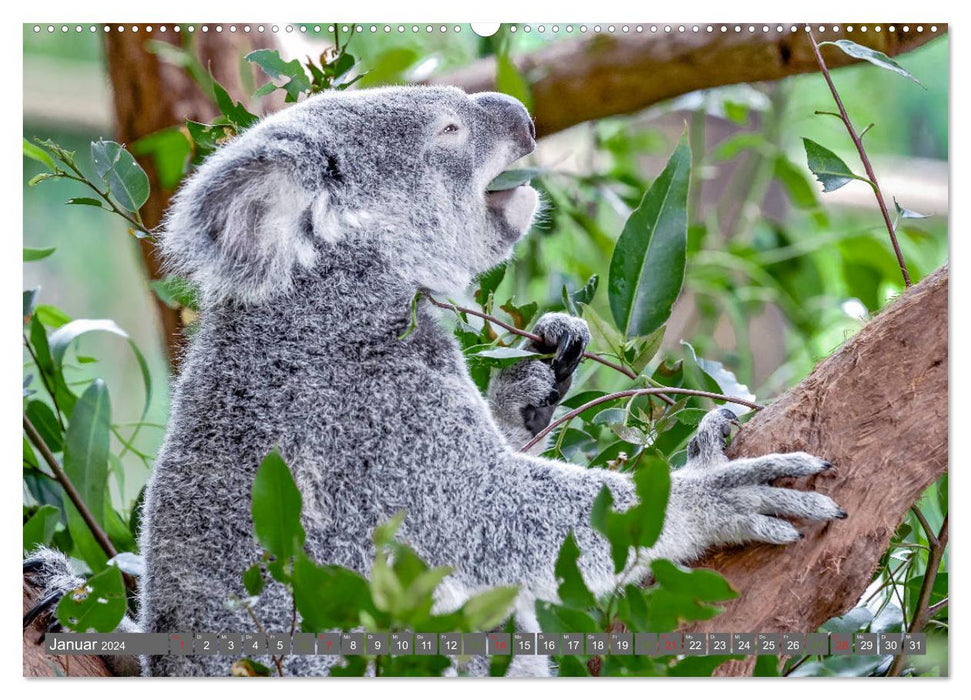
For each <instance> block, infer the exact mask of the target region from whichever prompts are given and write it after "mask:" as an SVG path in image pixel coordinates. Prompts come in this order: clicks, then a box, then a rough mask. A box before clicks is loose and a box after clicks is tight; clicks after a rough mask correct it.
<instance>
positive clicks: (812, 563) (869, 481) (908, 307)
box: [24, 267, 948, 675]
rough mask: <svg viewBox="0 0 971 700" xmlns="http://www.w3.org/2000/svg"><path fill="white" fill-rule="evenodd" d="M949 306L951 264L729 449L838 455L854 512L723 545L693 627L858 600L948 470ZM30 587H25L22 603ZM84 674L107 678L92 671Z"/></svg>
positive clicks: (822, 486)
mask: <svg viewBox="0 0 971 700" xmlns="http://www.w3.org/2000/svg"><path fill="white" fill-rule="evenodd" d="M947 302H948V269H947V267H944V268H942V269H941V270H939V271H937V272H936V273H934V274H933V275H931V276H929V277H927V278H926V279H925V280H923V281H922V282H921V283H920V284H918V285H916V286H915V287H913V288H912V289H910V290H909V291H907V292H905V293H904V294H903V295H902V296H901V297H900V298H899V299H898V300H897V301H896V302H894V303H893V304H891V305H890V307H889V308H887V309H886V310H884V311H883V312H882V313H881V314H880V315H879V316H877V317H876V318H875V319H874V320H872V321H871V322H870V323H869V324H867V325H866V327H865V328H863V330H861V331H860V333H859V334H857V335H856V337H854V338H853V339H851V340H850V341H849V342H848V343H846V344H845V345H844V346H843V347H842V348H840V349H839V350H838V351H836V352H835V353H834V354H833V355H832V356H831V357H829V358H828V359H826V360H824V361H823V362H822V363H821V364H820V365H819V366H818V367H817V368H816V369H815V371H814V372H813V373H812V374H811V375H810V376H809V377H808V378H807V379H806V380H804V381H803V382H802V383H800V384H799V385H798V386H796V387H795V388H793V389H791V390H789V391H788V392H786V393H785V394H783V395H782V396H781V397H780V398H779V399H778V400H777V401H775V402H774V403H773V404H772V405H771V406H769V407H768V408H766V409H765V410H764V411H762V412H761V413H759V414H758V415H757V416H756V417H754V418H753V419H752V420H751V421H750V422H749V423H748V424H747V425H746V426H745V427H744V429H743V430H742V431H741V432H740V433H739V435H738V437H737V438H736V440H735V441H734V442H733V444H732V454H733V456H746V455H757V454H765V453H767V452H776V451H791V450H806V451H808V452H812V453H814V454H818V455H821V456H825V457H826V458H828V459H830V460H832V462H833V463H834V464H835V465H836V469H834V470H833V472H830V473H828V474H827V475H826V476H819V477H816V478H815V479H814V483H812V484H810V485H811V486H812V487H814V488H815V489H816V490H818V491H820V492H823V493H827V494H829V495H831V496H832V497H833V498H835V499H836V501H837V502H838V503H839V504H840V505H841V506H843V508H845V509H846V510H847V511H848V512H849V514H850V515H849V518H847V519H846V520H837V521H833V522H832V523H828V524H825V525H820V524H814V525H805V527H803V532H805V533H807V535H806V539H805V540H803V541H802V542H799V543H797V544H795V545H790V546H788V547H772V546H768V545H762V546H753V547H744V548H738V549H733V550H725V551H721V552H718V553H715V554H713V555H711V556H709V557H708V558H706V559H705V560H703V561H701V562H699V563H698V565H699V566H708V567H711V568H713V569H716V570H718V571H720V572H721V573H722V574H723V575H724V576H725V577H726V578H727V579H728V580H729V581H730V582H731V583H732V585H733V586H734V587H735V589H736V590H738V591H739V592H740V594H741V595H740V597H739V598H738V599H736V600H734V601H732V602H731V603H730V604H729V605H728V606H726V610H725V612H724V613H723V614H721V615H719V616H718V617H716V618H714V619H713V620H710V621H707V622H704V623H700V624H696V625H694V626H692V627H691V628H690V629H691V630H693V631H703V632H709V631H731V632H746V631H748V632H773V631H779V632H786V631H799V632H806V631H812V630H816V629H817V628H818V627H819V626H820V625H821V624H822V623H823V622H825V621H826V620H827V619H829V618H830V617H833V616H835V615H840V614H843V613H845V612H846V611H847V610H848V609H850V608H851V607H852V606H853V605H854V604H855V603H856V602H857V601H858V600H859V598H860V596H861V595H862V594H863V591H864V590H865V589H866V587H867V585H868V584H869V582H870V580H871V578H872V575H873V573H874V571H875V569H876V566H877V563H878V560H879V558H880V556H881V554H882V553H883V552H884V551H885V550H886V548H887V546H888V544H889V541H890V536H891V535H892V534H893V532H894V531H895V530H896V528H897V526H898V525H899V524H900V522H901V521H902V520H903V517H904V514H905V513H906V512H907V509H908V508H910V506H911V505H912V504H913V503H914V501H916V500H917V497H918V496H919V495H920V493H921V492H922V491H923V490H924V489H925V488H926V487H927V486H928V485H929V484H931V483H933V482H934V480H935V479H937V478H938V477H939V476H940V475H941V474H943V473H944V471H945V470H946V469H947V441H948V433H947V353H948V346H947ZM834 472H835V473H834ZM27 594H28V591H27V587H26V584H25V590H24V596H25V597H24V600H25V603H24V606H25V610H26V609H27ZM36 639H37V632H36V631H35V632H33V633H31V634H30V636H28V632H27V631H25V633H24V672H25V675H27V670H28V656H30V657H31V661H30V668H31V669H39V670H41V671H43V670H46V669H48V668H49V666H50V665H49V663H48V662H47V661H46V660H45V659H44V656H45V655H44V652H43V649H42V648H41V647H40V646H39V645H38V644H37V642H36ZM73 663H74V661H72V664H73ZM753 663H754V657H753V658H752V659H750V660H748V661H737V662H730V663H728V664H725V665H723V666H722V667H721V668H720V669H719V670H718V673H719V674H720V675H744V674H748V673H750V672H751V668H752V665H753ZM84 668H85V669H88V668H89V667H87V666H85V667H84ZM81 672H82V670H81V668H80V667H77V666H75V667H72V675H77V674H79V673H81ZM87 672H88V673H89V674H90V675H102V673H101V669H100V668H99V667H97V666H92V667H90V671H87ZM31 675H33V674H31Z"/></svg>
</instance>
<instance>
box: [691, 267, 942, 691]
mask: <svg viewBox="0 0 971 700" xmlns="http://www.w3.org/2000/svg"><path fill="white" fill-rule="evenodd" d="M947 302H948V268H947V267H946V266H945V267H943V268H941V269H940V270H938V271H937V272H935V273H934V274H932V275H930V276H928V277H927V278H926V279H924V280H923V281H922V282H920V283H919V284H917V285H915V286H913V287H911V288H910V289H909V290H907V291H906V292H905V293H904V294H903V295H901V297H900V298H898V299H897V300H896V301H895V302H894V303H893V304H891V305H890V306H889V307H888V308H887V309H885V310H884V311H883V312H881V313H880V314H879V315H878V316H877V317H876V318H874V319H873V320H872V321H871V322H870V323H869V324H867V325H866V326H865V327H864V328H863V329H862V330H861V331H860V332H859V333H858V334H857V335H856V336H855V337H854V338H853V339H851V340H850V341H848V342H847V343H846V344H845V345H844V346H843V347H841V348H840V349H839V350H837V351H836V352H835V353H833V355H832V356H830V357H829V358H828V359H826V360H824V361H823V362H822V363H821V364H820V365H819V366H818V367H817V368H816V369H815V371H814V372H813V373H812V374H811V375H810V376H809V377H808V378H807V379H805V380H804V381H803V382H802V383H800V384H799V385H798V386H796V387H795V388H793V389H791V390H790V391H788V392H786V393H785V394H783V395H782V397H780V398H779V399H778V400H777V401H776V402H774V403H773V404H772V405H770V406H769V407H767V408H766V409H765V410H764V411H761V412H760V413H759V414H758V415H757V416H755V417H754V418H753V419H752V420H751V421H750V422H749V423H747V424H746V425H745V427H744V428H743V429H742V430H741V431H740V433H739V435H738V436H737V437H736V439H735V440H734V441H733V442H732V445H731V448H730V453H731V456H733V457H745V456H754V455H759V454H766V453H769V452H780V451H781V452H789V451H793V450H805V451H807V452H810V453H813V454H817V455H820V456H822V457H825V458H826V459H828V460H830V461H832V462H833V464H835V465H836V469H833V470H830V471H829V472H827V473H826V474H825V475H820V476H817V477H814V478H812V479H810V480H799V481H798V482H792V481H787V485H791V484H792V483H798V484H800V485H803V486H804V485H806V484H807V483H809V484H811V485H812V486H814V487H815V489H816V490H817V491H820V492H821V493H826V494H828V495H830V496H831V497H832V498H833V499H835V500H836V502H837V503H839V504H840V506H842V507H843V508H844V509H845V510H846V511H847V512H848V513H849V518H848V519H846V520H840V521H834V522H827V523H807V524H805V526H804V527H802V530H803V531H804V532H805V533H806V538H805V539H804V540H802V541H800V542H798V543H796V544H793V545H789V546H787V547H773V546H769V545H758V546H752V547H745V548H736V549H733V550H725V551H721V552H717V553H715V554H712V555H710V556H708V557H706V558H705V559H703V560H702V561H701V562H698V565H701V566H708V567H711V568H713V569H716V570H718V571H719V572H721V573H722V575H724V576H725V577H726V578H727V579H728V581H729V582H730V583H731V584H732V586H733V587H734V588H735V589H736V590H737V591H739V593H740V597H739V598H737V599H736V600H733V601H731V603H729V604H728V605H727V606H726V608H725V612H724V613H723V614H721V615H719V616H717V617H715V618H714V619H713V620H710V621H706V622H701V623H697V624H694V625H692V626H691V627H690V629H691V630H692V631H701V632H712V631H719V632H722V631H734V632H741V631H747V632H810V631H814V630H816V629H818V628H819V626H820V625H821V624H822V623H823V622H825V621H826V620H828V619H829V618H831V617H834V616H837V615H842V614H844V613H845V612H846V611H847V610H849V609H851V608H852V607H853V606H854V605H855V604H856V603H857V602H858V601H859V599H860V597H861V596H862V595H863V592H864V591H865V590H866V588H867V586H868V585H869V584H870V581H871V580H872V577H873V573H874V571H875V570H876V568H877V565H878V562H879V559H880V556H881V555H882V554H883V553H884V552H885V551H886V549H887V547H888V546H889V544H890V538H891V537H892V535H893V533H894V531H895V530H896V529H897V527H898V525H899V524H900V523H901V521H902V520H903V518H904V516H905V515H906V513H907V510H908V509H909V508H910V507H911V506H912V505H913V504H914V502H915V501H916V500H917V499H918V498H919V497H920V494H921V493H922V492H923V491H924V489H926V488H927V486H929V485H930V484H932V483H933V482H934V481H935V480H936V479H937V478H938V477H940V476H941V475H942V474H944V473H945V471H946V470H947V444H948V432H947V387H948V379H947V361H948V344H947V325H948V324H947ZM944 534H945V536H946V531H945V533H944ZM933 568H934V567H933V565H931V564H928V572H930V571H931V570H932V569H933ZM753 663H754V659H747V660H743V661H732V662H728V663H727V664H724V665H723V666H722V667H720V668H719V669H718V672H717V673H718V674H719V675H745V674H748V673H750V672H751V669H752V665H753Z"/></svg>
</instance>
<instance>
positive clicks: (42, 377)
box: [24, 333, 67, 432]
mask: <svg viewBox="0 0 971 700" xmlns="http://www.w3.org/2000/svg"><path fill="white" fill-rule="evenodd" d="M24 347H26V348H27V352H29V353H30V356H31V357H32V358H34V364H35V365H37V372H38V373H39V374H40V381H41V383H42V384H43V385H44V388H45V389H47V393H48V395H49V396H50V397H51V402H52V403H53V404H54V414H55V415H56V416H57V422H58V424H59V425H60V426H61V432H65V431H66V430H67V428H65V427H64V418H63V416H62V415H61V407H60V406H58V405H57V397H56V396H55V395H54V390H53V389H52V388H51V385H50V384H48V383H47V374H46V373H45V372H44V368H43V367H41V364H40V360H38V359H37V354H36V353H35V352H34V348H32V347H31V345H30V342H29V341H28V340H27V334H26V333H24Z"/></svg>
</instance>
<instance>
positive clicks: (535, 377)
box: [488, 313, 590, 447]
mask: <svg viewBox="0 0 971 700" xmlns="http://www.w3.org/2000/svg"><path fill="white" fill-rule="evenodd" d="M533 333H535V334H536V335H538V336H539V337H540V339H541V340H540V341H538V342H537V341H530V342H529V344H528V345H527V346H526V347H527V349H529V350H532V351H533V352H537V353H540V354H543V355H553V357H552V358H550V359H546V360H527V361H525V362H520V363H517V364H515V365H513V366H512V367H506V368H505V369H502V370H500V371H499V372H497V373H496V374H495V376H493V378H492V381H491V382H490V383H489V391H488V396H489V403H490V404H491V405H492V410H493V415H495V417H496V419H497V420H498V421H499V424H500V427H501V428H502V429H503V432H504V433H505V434H506V437H507V438H509V440H510V442H512V443H513V445H514V446H516V447H519V446H522V445H523V444H525V443H527V442H529V440H530V439H531V438H533V437H534V436H535V435H536V434H537V433H539V432H540V431H541V430H542V429H543V428H545V427H546V426H547V425H549V423H550V420H551V419H552V417H553V411H555V410H556V406H557V405H558V404H559V402H560V401H561V400H562V399H563V397H564V396H566V393H567V391H569V389H570V384H571V383H572V381H573V373H574V372H575V371H576V368H577V366H578V365H579V364H580V360H581V359H582V358H583V353H584V351H585V350H586V349H587V344H588V343H589V342H590V331H589V330H588V329H587V324H586V322H585V321H584V320H583V319H580V318H576V317H573V316H568V315H566V314H559V313H551V314H544V315H543V316H542V317H541V318H540V319H539V321H537V323H536V326H535V328H533Z"/></svg>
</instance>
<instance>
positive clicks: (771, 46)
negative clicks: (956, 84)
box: [431, 24, 947, 136]
mask: <svg viewBox="0 0 971 700" xmlns="http://www.w3.org/2000/svg"><path fill="white" fill-rule="evenodd" d="M706 26H707V25H703V26H702V27H701V29H700V31H699V32H697V33H694V32H691V31H690V30H687V31H685V32H683V33H682V32H678V31H677V29H676V28H673V29H672V31H671V33H666V32H664V30H663V26H659V27H658V31H657V32H656V33H651V32H650V31H649V29H650V27H646V28H645V31H644V32H643V33H640V34H638V33H634V32H631V33H628V34H597V35H594V36H591V37H589V38H585V39H577V40H566V41H559V42H554V43H551V44H550V45H549V46H547V47H545V48H543V49H540V50H538V51H535V52H533V53H528V54H523V55H521V56H518V57H516V58H515V59H514V60H515V63H516V64H517V66H518V67H519V70H520V71H521V72H522V74H523V75H524V76H525V77H526V80H527V82H528V83H529V84H530V89H531V91H532V97H533V117H534V119H535V121H536V132H537V135H539V136H545V135H548V134H552V133H555V132H557V131H561V130H563V129H566V128H569V127H571V126H574V125H576V124H579V123H581V122H585V121H589V120H591V119H601V118H603V117H610V116H614V115H618V114H628V113H630V112H636V111H638V110H642V109H644V108H645V107H649V106H650V105H652V104H656V103H657V102H661V101H662V100H666V99H670V98H672V97H677V96H678V95H683V94H685V93H688V92H692V91H694V90H701V89H704V88H712V87H718V86H721V85H731V84H734V83H752V82H757V81H761V80H778V79H780V78H785V77H787V76H790V75H797V74H799V73H813V72H815V71H817V70H818V66H817V65H816V59H815V57H814V56H813V50H812V46H811V44H810V42H809V41H807V39H806V36H805V30H804V25H782V26H783V28H784V29H783V31H782V32H777V31H776V27H777V26H779V25H776V24H771V25H768V27H769V31H768V32H763V31H761V30H762V25H758V26H757V31H756V32H749V31H748V25H747V24H746V25H744V26H742V25H740V26H741V31H740V32H735V31H734V29H735V25H730V26H729V30H728V31H727V32H725V33H722V32H721V31H720V27H721V25H713V27H714V30H713V31H712V32H711V33H709V32H707V31H705V27H706ZM792 26H795V27H796V31H791V30H790V29H791V27H792ZM877 26H879V27H880V28H881V31H879V32H876V31H874V29H875V28H876V27H877ZM889 26H890V25H873V24H868V25H867V32H866V33H863V32H861V31H859V28H858V26H857V27H855V29H854V31H853V32H852V33H850V32H847V31H846V27H847V25H839V31H836V32H834V31H833V27H832V26H828V27H826V31H825V32H824V33H822V34H820V39H821V40H822V39H825V40H827V41H835V40H837V39H851V40H852V41H855V42H857V43H858V44H862V45H863V46H868V47H870V48H872V49H877V50H878V51H882V52H884V53H885V54H887V55H888V56H897V55H899V54H901V53H905V52H907V51H911V50H913V49H915V48H917V47H919V46H923V45H924V44H926V43H927V42H928V41H930V40H932V39H934V38H935V37H938V36H941V35H942V34H944V33H945V32H946V31H947V25H946V24H939V25H936V26H937V32H931V31H930V27H929V26H925V27H924V31H923V32H917V31H916V30H915V28H914V27H911V28H910V31H909V32H903V31H901V30H902V27H901V26H900V25H897V26H896V27H895V28H896V31H894V32H890V31H888V28H889ZM828 62H829V65H830V66H831V67H832V68H837V67H839V66H845V65H849V64H851V63H858V61H854V60H853V59H851V58H850V57H849V56H847V55H845V54H843V53H842V52H836V51H834V52H833V55H832V56H831V57H829V58H828ZM495 75H496V63H495V59H494V58H485V59H482V60H480V61H477V62H476V63H473V64H472V65H470V66H468V67H466V68H462V69H459V70H457V71H455V72H453V73H449V74H447V75H443V76H440V77H436V78H433V79H432V81H431V82H434V83H437V84H448V85H456V86H458V87H460V88H462V89H464V90H465V91H466V92H481V91H485V90H494V89H495Z"/></svg>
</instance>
